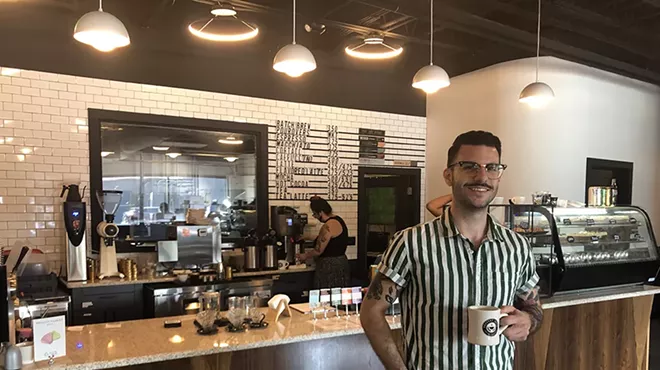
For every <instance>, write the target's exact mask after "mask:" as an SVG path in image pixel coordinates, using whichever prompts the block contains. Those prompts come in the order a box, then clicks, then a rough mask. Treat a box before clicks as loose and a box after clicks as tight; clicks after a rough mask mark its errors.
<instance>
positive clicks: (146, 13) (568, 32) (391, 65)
mask: <svg viewBox="0 0 660 370" xmlns="http://www.w3.org/2000/svg"><path fill="white" fill-rule="evenodd" d="M205 2H208V3H211V2H212V1H206V0H200V1H195V0H105V2H104V3H105V5H104V8H105V10H106V11H108V12H111V13H112V14H114V15H116V16H117V17H118V18H120V19H121V20H122V21H123V22H124V24H126V26H127V28H128V30H129V33H130V35H131V41H132V44H131V45H130V46H129V47H128V48H126V49H125V50H119V51H116V52H114V53H112V54H100V53H98V52H96V51H93V50H91V49H90V48H88V47H85V46H83V45H79V44H77V43H76V42H75V41H73V39H72V38H71V34H72V30H73V26H74V24H75V22H76V20H77V19H78V18H79V17H80V15H82V14H83V13H85V12H87V11H90V10H92V9H93V8H94V7H95V6H96V1H95V0H0V65H8V66H15V67H21V68H30V69H38V70H46V71H54V72H60V73H70V74H76V75H84V76H93V77H102V78H111V79H118V80H124V81H136V82H145V83H154V84H161V85H170V86H180V87H187V88H196V89H201V90H212V91H220V92H227V93H234V94H242V95H250V96H257V97H264V98H273V99H282V100H292V101H300V102H308V103H317V104H327V105H336V106H344V107H354V108H362V109H374V110H382V111H389V112H398V113H411V114H419V115H424V114H425V109H424V96H423V94H421V93H419V92H417V91H414V89H412V87H411V86H410V83H411V80H412V77H413V75H414V74H415V72H416V71H417V70H418V69H419V68H420V67H422V66H423V65H425V64H427V63H428V37H429V19H428V14H429V8H428V6H429V2H428V0H298V6H297V8H298V9H297V10H298V26H297V30H298V31H297V32H298V42H299V43H300V44H303V45H305V46H307V47H308V48H309V49H310V50H311V51H312V52H313V53H314V55H315V57H316V60H317V63H318V69H317V70H316V71H314V72H313V73H311V74H309V76H304V77H303V78H301V79H298V80H291V79H289V78H287V77H284V76H281V75H279V74H277V73H276V72H274V71H272V69H271V63H272V58H273V56H274V55H275V53H276V52H277V50H278V49H279V48H280V47H282V46H283V45H285V44H287V43H290V41H291V1H288V0H249V1H242V0H241V1H239V0H235V1H230V3H231V4H233V5H234V6H235V7H236V9H237V10H239V11H240V13H239V15H240V16H241V17H242V18H243V19H245V20H247V21H249V22H254V23H256V24H258V26H259V27H260V31H261V32H260V35H259V36H258V38H257V39H255V40H252V41H248V42H244V43H240V44H230V45H220V44H216V43H212V42H208V41H202V40H198V39H194V38H193V37H191V36H190V35H189V34H188V32H187V30H186V27H187V25H188V24H189V23H190V22H192V21H193V20H196V19H199V18H202V17H206V16H207V14H208V11H209V9H210V6H209V5H207V4H204V3H205ZM435 8H436V10H435V64H438V65H440V66H442V67H443V68H445V69H446V70H447V72H448V73H449V75H450V76H452V77H454V76H457V75H460V74H463V73H467V72H470V71H473V70H476V69H480V68H483V67H486V66H489V65H492V64H495V63H499V62H503V61H507V60H512V59H518V58H524V57H530V56H533V55H534V54H535V43H536V35H535V32H536V10H537V2H536V1H534V0H487V1H486V0H436V2H435ZM312 23H317V24H324V25H325V26H326V27H327V31H326V32H325V33H323V34H318V33H315V32H311V33H308V32H306V31H305V30H304V27H303V26H304V25H305V24H312ZM373 32H378V33H380V34H383V35H384V36H385V37H386V40H388V39H389V40H391V42H392V43H396V44H401V45H403V46H404V53H403V54H402V55H401V56H400V57H399V58H398V59H396V60H394V61H364V60H359V61H357V60H350V59H349V58H348V57H347V56H346V55H345V54H344V51H343V49H344V47H345V46H346V45H348V44H350V43H352V42H356V41H357V40H358V39H359V38H361V37H364V36H366V35H367V34H370V33H373ZM542 35H543V37H542V40H541V54H542V55H552V56H556V57H559V58H563V59H568V60H572V61H576V62H579V63H583V64H587V65H590V66H593V67H596V68H601V69H605V70H609V71H612V72H615V73H619V74H622V75H626V76H629V77H633V78H637V79H640V80H644V81H648V82H651V83H655V84H660V63H659V59H660V51H658V50H659V49H658V48H657V45H659V44H660V0H625V1H624V0H609V1H607V0H549V1H544V3H543V18H542Z"/></svg>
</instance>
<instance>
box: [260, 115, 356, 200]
mask: <svg viewBox="0 0 660 370" xmlns="http://www.w3.org/2000/svg"><path fill="white" fill-rule="evenodd" d="M339 134H340V133H339V129H338V127H337V126H336V125H327V126H325V128H312V125H311V124H309V123H306V122H292V121H285V120H278V121H277V123H276V125H275V163H274V165H273V164H271V165H270V166H271V169H272V171H274V172H275V189H274V190H275V191H274V193H273V192H271V195H273V196H274V198H275V199H281V200H289V199H290V200H307V199H309V198H310V197H311V196H312V195H320V196H322V197H324V198H326V199H328V200H355V199H354V191H355V190H354V189H353V178H354V176H353V165H352V164H350V163H343V162H342V157H341V154H342V151H341V150H340V149H339ZM271 145H272V141H271ZM271 147H272V146H271ZM320 153H323V154H320ZM345 155H346V154H345ZM326 157H327V158H326ZM342 190H351V192H350V193H347V192H346V191H342Z"/></svg>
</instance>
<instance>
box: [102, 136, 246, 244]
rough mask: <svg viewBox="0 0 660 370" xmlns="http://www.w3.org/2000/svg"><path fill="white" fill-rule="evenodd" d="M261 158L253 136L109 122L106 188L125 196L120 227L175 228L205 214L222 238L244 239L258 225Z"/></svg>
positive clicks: (104, 155) (104, 153)
mask: <svg viewBox="0 0 660 370" xmlns="http://www.w3.org/2000/svg"><path fill="white" fill-rule="evenodd" d="M255 151H256V147H255V137H254V136H253V135H239V134H234V133H229V132H214V131H197V130H188V129H179V128H167V127H154V126H141V125H135V124H122V123H103V124H102V125H101V157H102V174H103V176H102V183H103V189H105V190H121V191H122V192H123V194H122V199H121V204H120V206H119V208H118V210H117V213H116V215H115V222H116V223H117V224H119V225H120V227H121V226H135V225H145V226H146V225H162V224H165V225H169V224H176V223H182V222H185V221H186V214H187V213H188V211H189V210H198V211H197V213H199V212H201V210H203V214H204V219H203V220H202V222H203V223H205V224H220V225H221V229H222V233H223V236H225V237H230V238H232V237H241V236H245V235H246V234H247V231H248V230H249V229H251V228H255V227H256V222H257V220H256V201H255V199H256V188H255V184H256V155H255Z"/></svg>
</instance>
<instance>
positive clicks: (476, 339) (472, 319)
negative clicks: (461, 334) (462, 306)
mask: <svg viewBox="0 0 660 370" xmlns="http://www.w3.org/2000/svg"><path fill="white" fill-rule="evenodd" d="M506 316H509V315H507V314H505V313H502V312H501V311H500V309H499V308H497V307H493V306H470V307H468V342H470V343H472V344H478V345H480V346H496V345H498V344H500V336H501V335H502V333H503V332H504V331H505V330H506V328H508V327H509V325H507V326H503V327H500V319H501V318H503V317H506Z"/></svg>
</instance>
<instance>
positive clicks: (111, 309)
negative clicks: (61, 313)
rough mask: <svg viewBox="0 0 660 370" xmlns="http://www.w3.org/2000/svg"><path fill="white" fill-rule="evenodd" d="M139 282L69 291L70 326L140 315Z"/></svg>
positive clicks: (141, 307) (128, 318) (142, 314)
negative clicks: (71, 324)
mask: <svg viewBox="0 0 660 370" xmlns="http://www.w3.org/2000/svg"><path fill="white" fill-rule="evenodd" d="M143 306H144V305H143V300H142V284H134V285H133V284H131V285H115V286H105V287H90V288H77V289H72V291H71V311H72V312H71V314H72V315H71V316H72V322H73V325H87V324H96V323H103V322H114V321H127V320H138V319H142V318H144V312H143V311H144V308H143Z"/></svg>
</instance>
